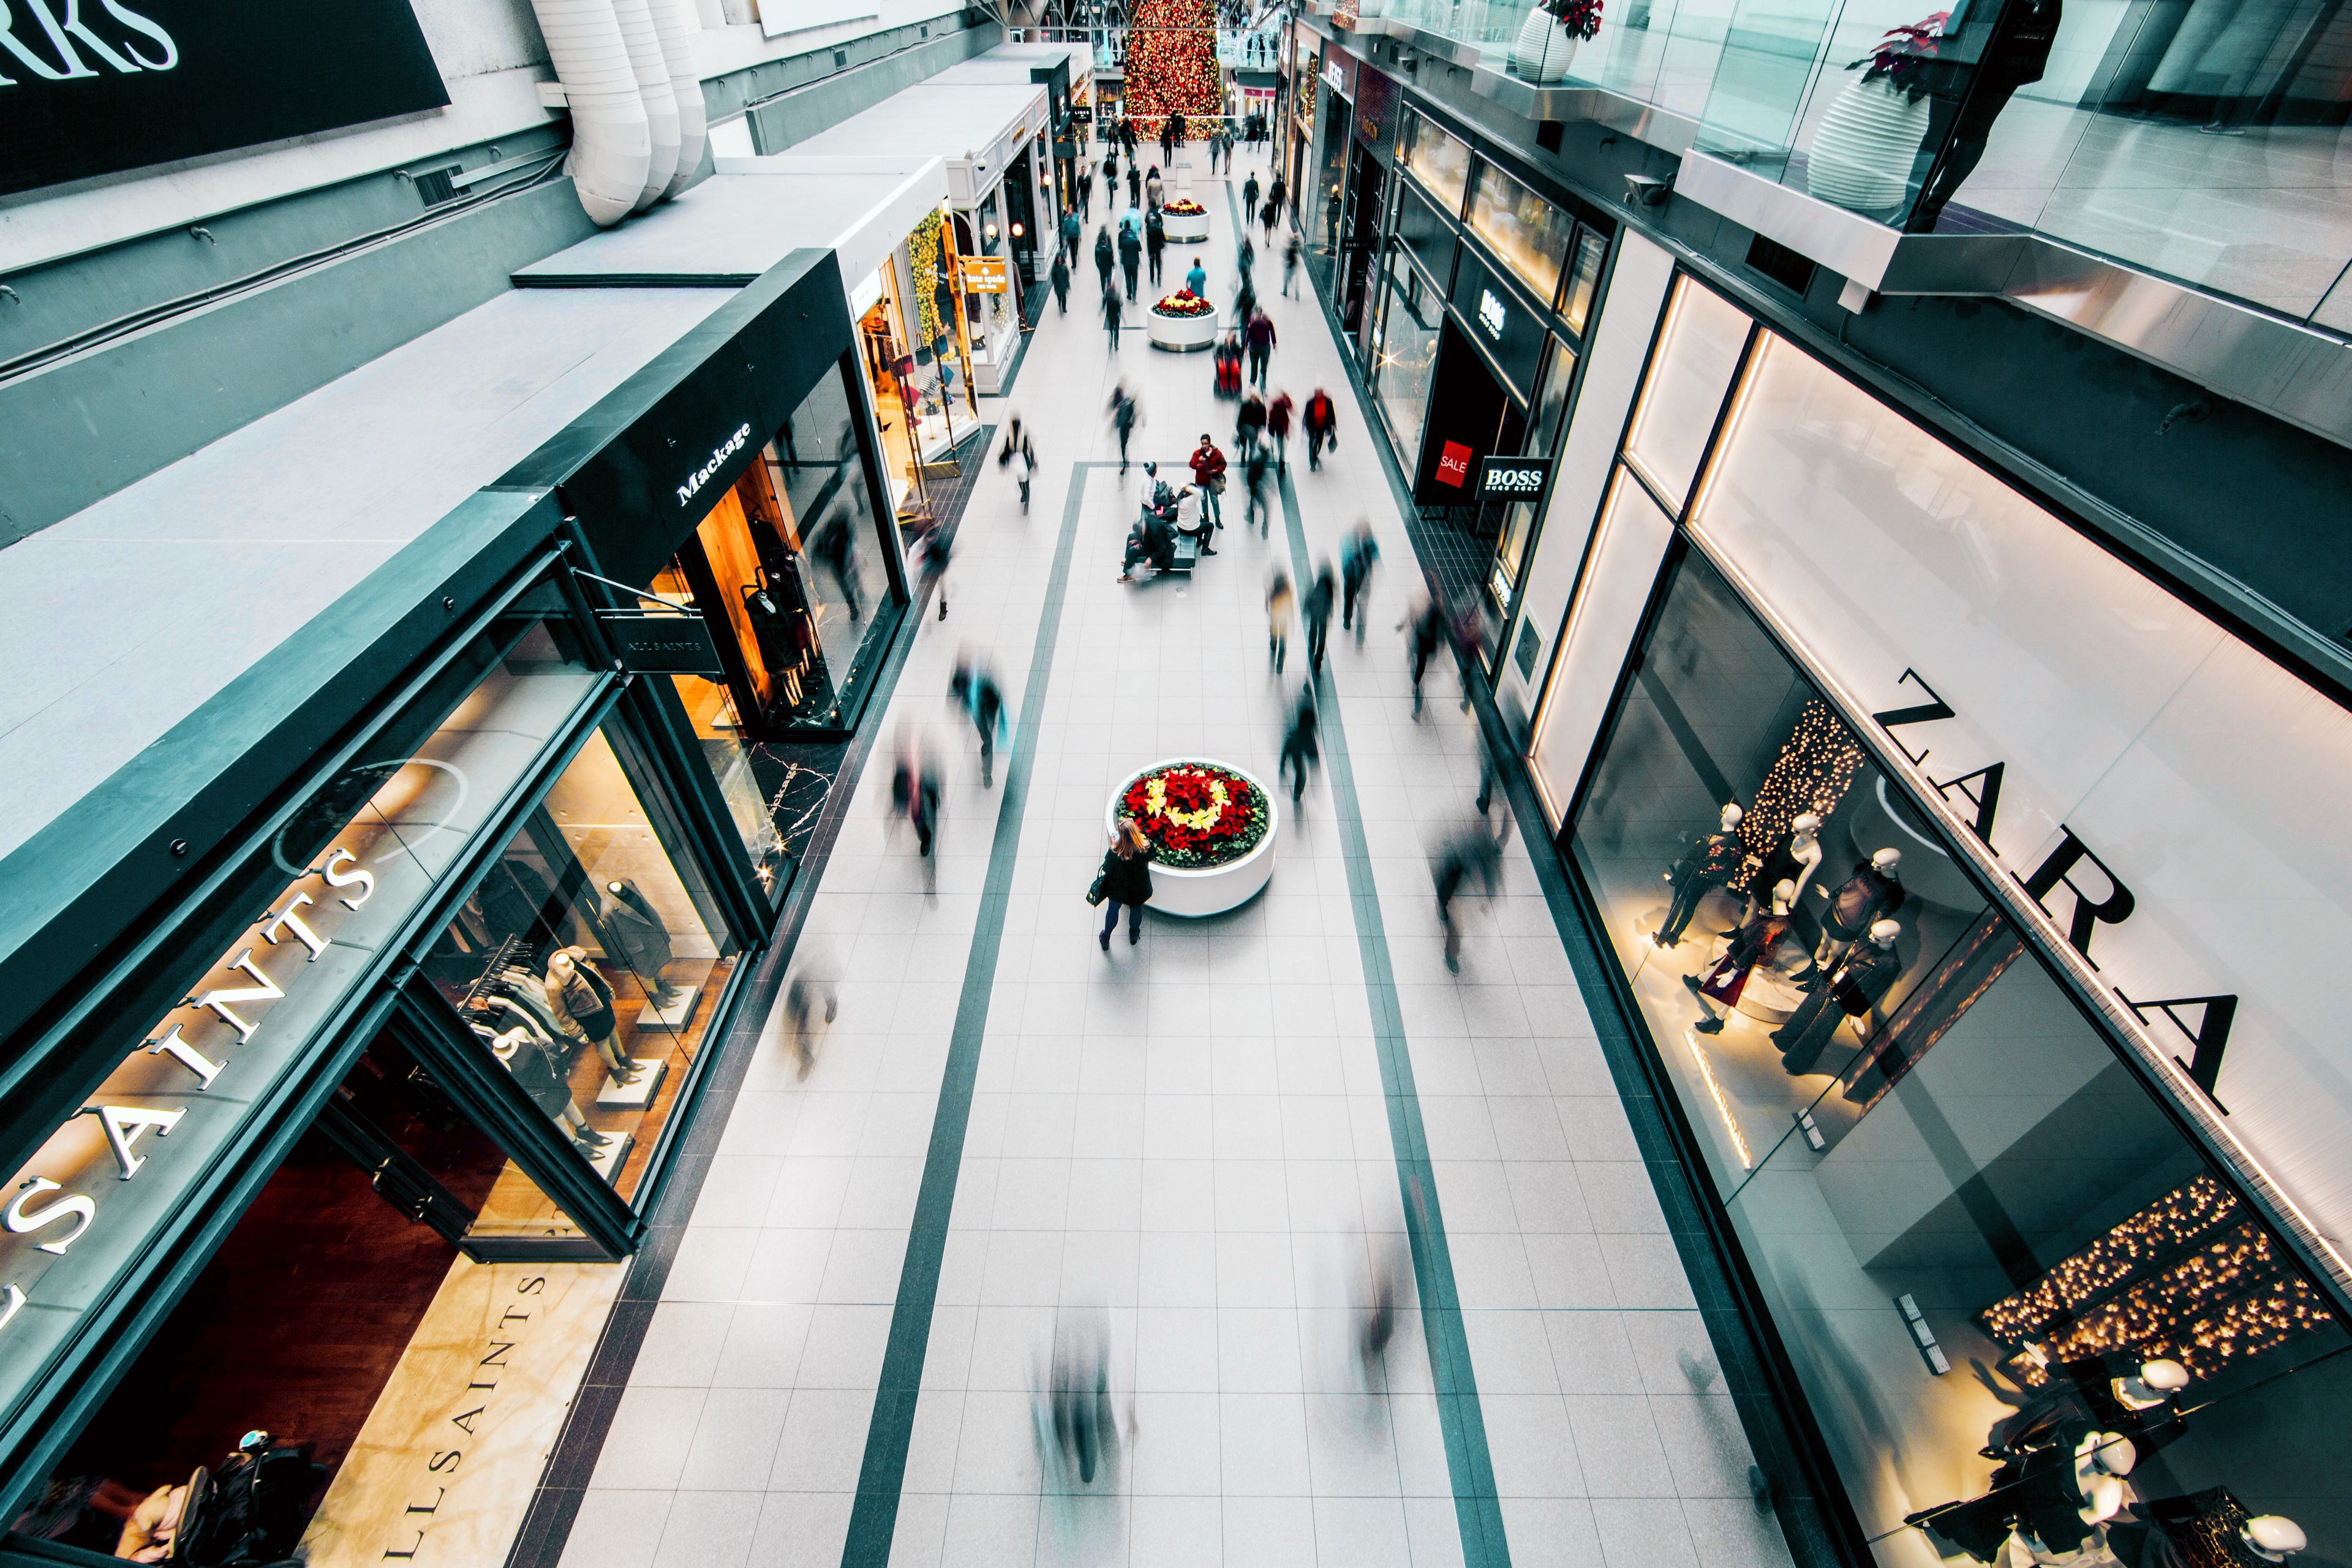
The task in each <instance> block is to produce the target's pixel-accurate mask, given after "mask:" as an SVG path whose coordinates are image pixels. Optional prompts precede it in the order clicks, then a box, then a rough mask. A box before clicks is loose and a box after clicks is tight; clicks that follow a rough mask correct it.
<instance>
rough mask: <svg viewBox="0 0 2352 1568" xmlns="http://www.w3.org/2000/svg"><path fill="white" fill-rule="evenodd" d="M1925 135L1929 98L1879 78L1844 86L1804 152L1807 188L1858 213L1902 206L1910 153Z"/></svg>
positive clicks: (1909, 176)
mask: <svg viewBox="0 0 2352 1568" xmlns="http://www.w3.org/2000/svg"><path fill="white" fill-rule="evenodd" d="M1926 136H1927V98H1926V97H1925V96H1924V95H1923V96H1922V97H1921V98H1920V99H1919V100H1918V101H1917V102H1916V103H1915V102H1913V101H1912V100H1911V97H1910V95H1909V94H1908V93H1906V92H1905V91H1904V90H1903V89H1901V88H1899V87H1895V86H1894V85H1892V84H1891V83H1889V82H1888V81H1886V80H1885V79H1884V78H1883V77H1864V78H1863V79H1861V80H1860V81H1857V82H1853V83H1850V84H1848V85H1847V87H1846V89H1845V90H1844V91H1843V92H1842V93H1839V94H1838V95H1837V99H1836V100H1835V101H1834V102H1832V104H1831V105H1830V107H1829V112H1828V113H1826V114H1824V115H1822V122H1821V124H1820V125H1819V126H1818V127H1817V128H1816V129H1815V130H1814V132H1813V145H1812V147H1811V150H1810V151H1809V152H1808V153H1806V155H1805V188H1806V189H1807V190H1808V191H1810V192H1811V193H1812V194H1813V195H1817V196H1819V197H1821V198H1822V200H1823V201H1825V202H1834V203H1836V204H1837V205H1839V206H1842V207H1851V208H1853V210H1854V211H1856V212H1882V211H1885V209H1886V208H1889V207H1895V206H1900V205H1902V203H1903V194H1904V190H1905V187H1906V186H1907V185H1908V184H1910V181H1911V159H1912V155H1913V154H1914V153H1917V152H1918V150H1919V143H1920V142H1921V141H1922V140H1924V139H1925V138H1926Z"/></svg>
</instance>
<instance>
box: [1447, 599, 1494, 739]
mask: <svg viewBox="0 0 2352 1568" xmlns="http://www.w3.org/2000/svg"><path fill="white" fill-rule="evenodd" d="M1445 639H1446V641H1448V642H1450V643H1452V644H1453V645H1454V673H1455V674H1456V675H1458V676H1460V677H1461V678H1462V711H1464V712H1465V713H1467V712H1469V711H1470V672H1471V671H1472V670H1474V669H1475V668H1478V667H1479V666H1480V665H1481V664H1483V663H1485V662H1486V661H1485V659H1484V658H1482V657H1481V650H1480V648H1479V647H1478V606H1477V604H1476V603H1475V601H1474V600H1471V599H1467V598H1465V599H1464V600H1463V601H1462V603H1461V604H1459V605H1455V606H1454V607H1453V608H1452V609H1451V610H1449V611H1448V612H1447V613H1446V616H1445Z"/></svg>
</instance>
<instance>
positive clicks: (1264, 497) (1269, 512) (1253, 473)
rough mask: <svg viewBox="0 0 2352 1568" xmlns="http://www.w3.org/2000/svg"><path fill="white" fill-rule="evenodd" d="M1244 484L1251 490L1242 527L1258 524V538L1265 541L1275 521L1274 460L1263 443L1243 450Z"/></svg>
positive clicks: (1243, 515)
mask: <svg viewBox="0 0 2352 1568" xmlns="http://www.w3.org/2000/svg"><path fill="white" fill-rule="evenodd" d="M1242 483H1243V484H1244V485H1245V486H1247V487H1248V489H1249V510H1247V511H1246V512H1244V513H1243V514H1242V526H1243V527H1244V528H1247V527H1248V526H1249V525H1250V524H1251V523H1253V522H1255V523H1256V524H1257V536H1258V537H1259V538H1260V539H1264V538H1265V535H1266V530H1267V527H1268V525H1269V524H1270V523H1271V522H1272V521H1273V519H1274V502H1273V491H1274V458H1272V457H1271V456H1270V455H1269V454H1268V453H1267V452H1266V449H1265V443H1264V442H1263V441H1261V442H1259V443H1257V444H1256V445H1255V446H1252V447H1245V448H1244V449H1243V452H1242Z"/></svg>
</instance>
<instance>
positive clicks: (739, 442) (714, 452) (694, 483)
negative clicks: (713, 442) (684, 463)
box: [677, 425, 751, 506]
mask: <svg viewBox="0 0 2352 1568" xmlns="http://www.w3.org/2000/svg"><path fill="white" fill-rule="evenodd" d="M750 439H751V426H749V425H741V426H737V427H736V430H735V434H733V435H732V436H730V437H727V439H725V440H724V441H721V442H720V443H719V445H718V446H716V447H712V448H711V449H710V460H709V462H707V463H705V464H703V465H702V467H700V468H697V469H695V470H694V472H692V473H690V474H688V476H687V477H686V482H685V483H684V484H682V485H680V486H678V487H677V504H678V505H680V506H685V505H687V504H688V503H689V502H691V501H692V500H694V497H695V494H696V492H697V491H698V490H700V489H702V487H703V485H704V484H705V483H706V482H707V481H708V480H709V478H710V476H711V475H713V474H715V473H717V472H718V471H719V469H721V468H725V467H726V466H727V459H729V458H732V457H733V456H734V455H735V454H736V453H738V452H740V451H741V450H742V449H743V444H744V443H745V442H746V441H749V440H750Z"/></svg>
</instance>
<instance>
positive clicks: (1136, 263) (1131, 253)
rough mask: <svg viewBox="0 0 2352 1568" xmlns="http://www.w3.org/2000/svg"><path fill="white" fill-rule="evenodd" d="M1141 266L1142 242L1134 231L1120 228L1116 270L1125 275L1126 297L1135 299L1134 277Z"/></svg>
mask: <svg viewBox="0 0 2352 1568" xmlns="http://www.w3.org/2000/svg"><path fill="white" fill-rule="evenodd" d="M1142 265H1143V241H1142V240H1141V239H1139V238H1138V237H1136V233H1135V230H1133V229H1131V228H1127V227H1121V228H1120V229H1119V231H1118V269H1119V270H1120V271H1121V272H1123V273H1125V274H1126V275H1127V297H1128V298H1129V300H1133V299H1134V298H1135V275H1136V273H1137V271H1138V270H1139V269H1140V268H1141V267H1142Z"/></svg>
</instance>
